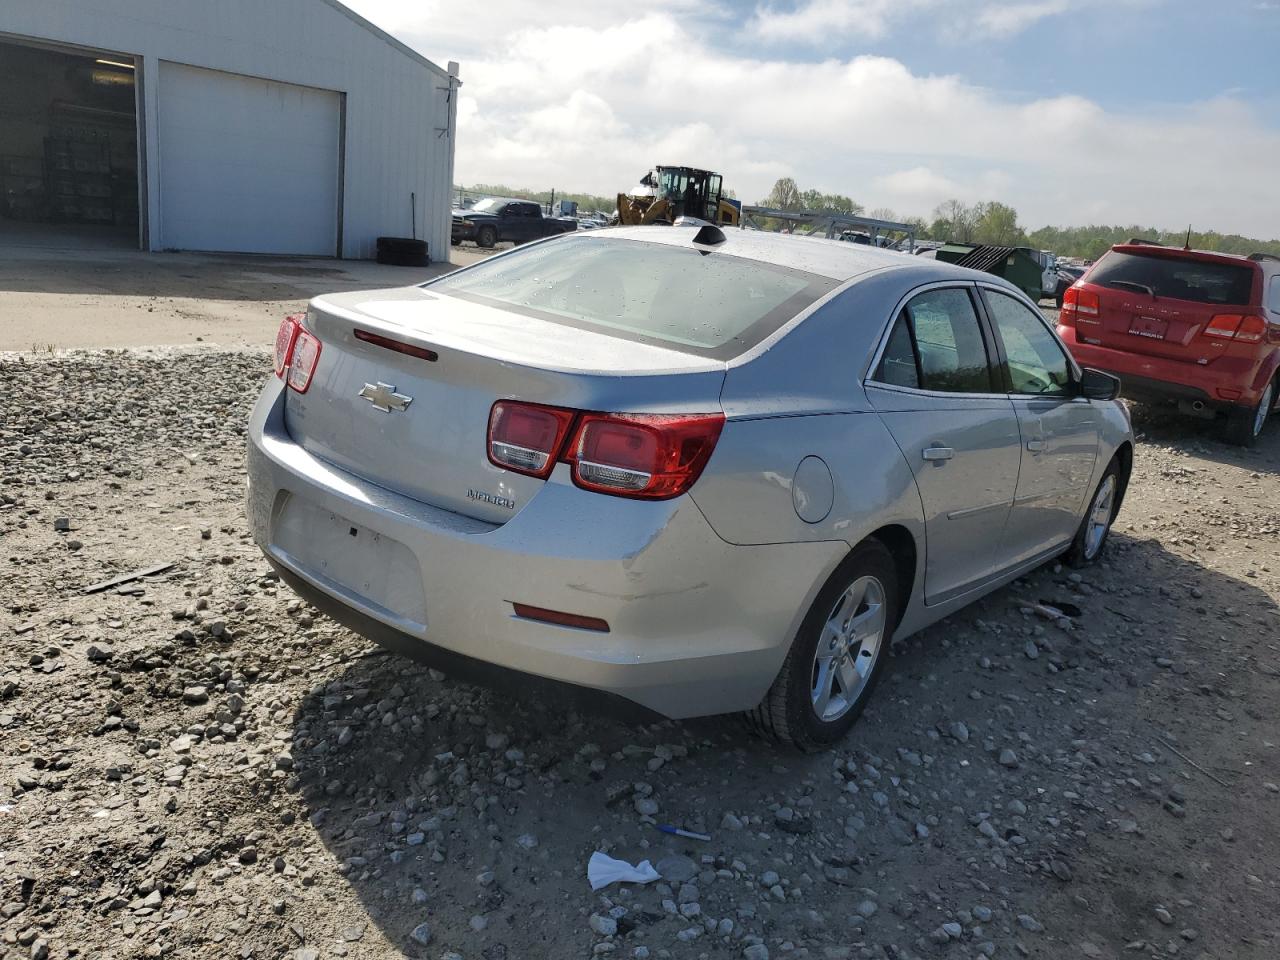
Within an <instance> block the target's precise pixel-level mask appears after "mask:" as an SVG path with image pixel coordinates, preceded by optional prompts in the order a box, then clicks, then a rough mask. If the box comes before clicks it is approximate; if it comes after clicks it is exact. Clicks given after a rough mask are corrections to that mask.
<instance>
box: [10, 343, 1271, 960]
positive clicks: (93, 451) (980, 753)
mask: <svg viewBox="0 0 1280 960" xmlns="http://www.w3.org/2000/svg"><path fill="white" fill-rule="evenodd" d="M267 369H268V360H267V358H266V356H265V355H264V354H261V353H257V352H244V353H228V352H217V351H204V352H193V351H169V352H146V351H134V352H108V353H96V354H78V355H73V356H67V357H54V358H50V357H42V358H27V359H26V360H25V361H24V360H22V359H20V358H16V357H15V356H13V355H8V356H3V357H0V382H2V383H3V384H4V386H5V389H4V391H3V395H2V396H0V554H2V555H3V558H4V560H3V562H4V567H3V576H2V578H0V598H2V600H3V603H2V605H0V606H2V607H3V609H0V636H3V637H4V640H5V646H4V648H3V650H4V656H3V661H2V662H0V957H5V958H8V957H23V958H26V957H34V958H43V957H52V958H62V957H69V956H84V957H88V956H92V957H121V958H123V957H162V956H174V957H201V958H214V957H242V958H250V957H253V958H277V957H292V958H297V960H317V958H321V957H326V958H327V957H352V958H358V957H387V956H397V955H401V954H404V955H407V956H410V957H423V958H431V960H446V958H448V960H455V958H459V957H460V958H465V960H479V958H483V960H502V958H508V960H517V958H543V957H546V958H566V957H589V956H593V955H613V956H617V957H646V956H648V957H672V958H686V957H688V958H703V957H706V958H721V957H725V958H730V957H731V958H737V957H743V958H747V960H761V958H767V957H772V958H774V960H777V958H784V957H795V958H801V957H804V958H815V960H839V958H846V957H875V958H890V960H902V958H912V957H921V958H927V957H943V956H945V957H949V958H961V957H963V958H972V957H983V956H996V957H1018V956H1029V957H1072V958H1074V957H1085V958H1111V957H1116V958H1119V957H1150V958H1161V957H1180V958H1181V957H1186V958H1204V957H1212V958H1219V960H1229V958H1259V960H1261V958H1268V960H1272V958H1275V957H1276V956H1278V955H1280V918H1278V917H1280V910H1278V909H1277V908H1280V832H1278V831H1277V813H1278V812H1280V787H1278V786H1277V783H1278V782H1280V757H1277V748H1276V743H1275V740H1276V739H1277V738H1278V736H1280V735H1278V734H1277V730H1276V725H1275V718H1276V716H1277V701H1278V699H1280V697H1278V695H1280V640H1278V637H1280V616H1278V615H1277V607H1276V599H1277V595H1278V593H1280V580H1278V579H1277V570H1276V568H1277V567H1280V556H1278V555H1277V548H1276V544H1277V534H1278V533H1280V508H1278V507H1277V504H1280V482H1278V481H1277V468H1280V430H1275V429H1273V430H1272V431H1271V433H1270V435H1269V436H1268V437H1267V438H1266V441H1265V442H1264V444H1263V446H1262V447H1261V448H1260V449H1259V450H1258V451H1253V452H1244V451H1239V450H1235V449H1232V448H1228V447H1225V446H1222V445H1220V444H1219V443H1217V442H1216V441H1215V440H1214V439H1213V433H1212V430H1211V429H1210V428H1209V427H1207V426H1205V425H1202V424H1199V423H1196V422H1191V421H1186V420H1179V419H1170V418H1156V417H1152V416H1150V415H1145V414H1142V413H1141V411H1140V412H1139V413H1140V415H1139V418H1138V427H1139V429H1140V431H1141V433H1142V440H1143V442H1142V444H1141V446H1140V449H1139V453H1138V457H1137V462H1136V465H1135V476H1134V482H1133V486H1132V488H1131V491H1130V494H1129V499H1128V502H1127V503H1126V504H1125V509H1124V512H1123V513H1122V515H1121V518H1120V521H1119V523H1118V527H1117V531H1116V534H1115V536H1114V537H1113V539H1112V541H1111V544H1110V546H1109V547H1108V550H1107V553H1106V555H1105V559H1104V561H1103V562H1102V563H1101V564H1100V565H1099V566H1097V567H1095V568H1092V569H1090V570H1088V571H1086V572H1084V574H1083V575H1079V574H1075V573H1068V572H1067V571H1065V570H1063V569H1060V568H1058V567H1056V566H1053V565H1050V566H1048V567H1045V568H1043V569H1041V570H1039V571H1037V572H1036V573H1035V574H1034V575H1033V576H1030V577H1028V578H1026V579H1025V580H1022V581H1019V582H1018V583H1016V584H1014V585H1012V586H1010V587H1009V588H1007V589H1005V590H1002V591H1000V592H998V593H996V594H994V595H992V596H991V597H989V598H988V599H987V600H986V601H985V602H983V603H981V604H979V605H977V606H975V607H973V608H971V609H969V610H966V611H964V612H962V613H961V614H959V615H957V616H955V617H953V618H951V619H950V620H949V621H947V622H945V623H942V624H940V625H938V626H936V627H934V628H932V629H930V630H928V631H927V632H925V633H924V634H921V635H919V636H917V637H914V638H912V639H911V640H910V641H908V642H907V643H905V644H903V645H901V647H900V648H899V649H898V650H897V651H896V656H895V657H894V662H893V663H892V664H891V672H890V673H889V675H888V676H887V677H886V678H885V682H884V683H883V685H882V686H881V687H880V688H879V690H878V691H877V697H876V700H875V702H874V703H873V704H872V706H871V708H870V709H869V710H868V711H867V713H866V714H865V716H864V718H863V720H862V721H861V722H860V723H859V724H858V726H857V727H856V728H855V730H854V734H853V735H852V736H851V737H850V738H849V740H848V741H847V742H846V743H845V744H843V745H842V746H841V747H840V748H838V749H835V750H832V751H830V752H827V753H822V754H817V755H812V756H801V755H797V754H795V753H792V752H788V751H787V750H784V749H781V748H778V747H775V746H771V745H769V744H766V743H763V742H760V741H758V740H756V739H753V737H752V736H751V735H750V734H749V733H747V732H746V731H745V729H744V728H743V726H742V725H741V724H740V723H739V722H738V721H736V720H735V719H733V718H720V719H713V720H705V721H698V722H689V723H666V724H659V725H655V726H648V727H638V726H630V725H626V724H622V723H619V722H615V721H612V720H609V719H606V718H602V717H598V716H575V715H568V716H566V715H565V714H564V713H563V711H561V710H559V709H557V706H556V705H555V704H541V705H521V704H516V703H512V702H510V701H508V700H505V699H503V698H501V697H499V696H497V695H494V694H492V693H489V692H487V691H485V690H481V689H476V688H471V687H466V686H462V685H459V684H456V683H454V682H452V681H451V680H449V679H448V678H446V677H444V676H442V675H440V674H436V673H431V672H429V671H427V670H425V669H423V668H420V667H418V666H416V665H413V664H410V663H407V662H405V661H402V660H399V659H397V658H394V657H392V656H388V655H385V654H383V653H381V652H380V651H379V650H377V649H376V648H374V647H372V646H371V645H370V644H368V643H366V642H364V641H362V640H361V639H359V638H357V637H355V636H353V635H352V634H350V633H349V632H347V631H345V630H343V629H341V628H339V627H337V626H335V625H334V624H332V623H331V622H329V621H327V620H325V619H324V618H323V617H320V616H319V615H316V614H313V612H312V611H311V610H310V609H309V608H308V607H307V606H305V605H304V604H302V603H301V602H299V601H298V600H297V599H296V598H294V597H293V596H292V595H291V594H290V593H289V591H288V590H287V589H285V588H283V587H281V586H280V585H279V584H278V582H277V581H276V579H275V578H274V577H273V576H272V575H271V574H270V573H269V570H268V567H267V565H266V563H265V562H264V561H263V560H262V558H261V556H260V554H259V553H258V551H257V549H256V548H255V547H254V545H253V543H252V542H251V540H250V539H249V536H248V533H247V531H246V525H245V521H244V517H243V515H242V496H243V490H244V480H243V451H242V445H243V425H244V423H245V419H246V416H247V413H248V410H249V406H250V404H251V402H252V399H253V395H254V393H255V391H256V386H257V384H258V383H259V382H260V380H261V378H262V377H263V376H265V375H266V373H267ZM160 563H171V564H173V566H172V567H171V568H169V569H168V570H166V571H164V572H161V573H158V574H155V575H153V576H149V577H147V578H145V579H144V580H140V581H134V582H130V583H128V584H124V585H121V586H118V587H111V588H108V589H106V590H104V591H102V592H99V593H96V594H92V595H85V593H84V592H83V588H84V587H86V586H87V585H90V584H93V583H95V582H97V581H102V580H106V579H108V578H111V577H113V576H116V575H119V574H122V573H127V572H129V571H133V570H137V569H139V568H146V567H149V566H152V565H156V564H160ZM1041 599H1044V600H1051V601H1055V602H1060V603H1069V604H1074V605H1076V606H1077V607H1079V608H1080V610H1079V616H1078V617H1075V618H1074V620H1073V621H1071V622H1063V623H1051V622H1046V621H1042V620H1037V619H1035V618H1034V617H1033V616H1032V615H1030V614H1029V613H1027V612H1025V608H1024V607H1023V606H1022V602H1024V601H1035V600H1041ZM655 820H656V821H658V822H670V823H675V824H678V825H681V826H684V827H686V828H689V829H692V830H696V831H705V832H706V833H709V834H710V835H711V837H712V839H711V840H710V841H709V842H701V841H697V840H684V839H679V838H673V837H669V836H667V835H665V834H662V833H660V832H658V831H657V830H656V829H654V826H653V823H654V821H655ZM595 850H602V851H605V852H607V853H609V854H611V855H613V856H616V857H619V858H622V859H625V860H628V861H630V862H637V861H639V860H641V859H649V860H651V861H652V862H653V863H655V864H656V865H657V866H658V867H659V870H660V872H661V873H662V874H663V879H662V880H661V881H659V882H656V883H651V884H649V885H645V886H626V885H624V886H617V885H615V886H612V887H609V888H607V889H605V890H603V891H601V892H599V893H596V894H593V893H592V892H591V890H590V887H589V885H588V884H587V882H586V879H585V876H584V874H585V867H586V862H587V859H588V857H589V856H590V855H591V853H592V851H595Z"/></svg>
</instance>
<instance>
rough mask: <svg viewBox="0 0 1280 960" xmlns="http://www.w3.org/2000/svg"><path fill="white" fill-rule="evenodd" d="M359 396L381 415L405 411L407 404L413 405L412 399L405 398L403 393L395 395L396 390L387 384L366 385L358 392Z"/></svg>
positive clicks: (407, 407)
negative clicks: (379, 411) (393, 411)
mask: <svg viewBox="0 0 1280 960" xmlns="http://www.w3.org/2000/svg"><path fill="white" fill-rule="evenodd" d="M360 396H362V397H364V398H365V399H366V400H368V401H369V402H370V403H372V404H373V405H374V406H375V407H377V408H378V409H379V410H381V411H382V412H383V413H390V412H391V411H392V410H407V409H409V404H411V403H413V397H406V396H405V395H404V394H403V393H396V388H395V387H393V386H392V385H391V384H389V383H382V382H381V381H379V382H378V383H366V384H365V385H364V386H363V387H362V388H361V390H360Z"/></svg>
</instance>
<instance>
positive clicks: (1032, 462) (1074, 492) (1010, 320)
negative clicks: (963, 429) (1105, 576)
mask: <svg viewBox="0 0 1280 960" xmlns="http://www.w3.org/2000/svg"><path fill="white" fill-rule="evenodd" d="M982 298H983V302H984V304H985V306H986V309H987V315H988V317H989V318H990V321H991V327H992V329H993V330H994V332H995V335H996V342H997V345H998V349H999V353H1000V373H1001V375H1002V377H1003V379H1004V382H1005V385H1006V388H1007V389H1008V390H1009V399H1010V401H1011V402H1012V403H1013V407H1014V410H1015V411H1016V413H1017V415H1018V427H1019V431H1020V433H1021V437H1022V452H1021V461H1022V463H1021V468H1020V470H1019V472H1018V489H1017V493H1016V494H1015V496H1014V500H1013V509H1012V510H1011V511H1010V513H1009V520H1008V523H1007V524H1006V526H1005V538H1004V539H1005V542H1004V546H1003V547H1002V551H1001V552H1002V553H1003V554H1004V555H1005V557H1006V559H1007V562H1008V563H1011V564H1012V563H1018V562H1020V561H1023V560H1028V559H1030V558H1032V557H1034V556H1035V555H1036V554H1040V553H1044V552H1046V551H1049V550H1051V549H1054V548H1056V547H1058V546H1062V545H1065V544H1066V543H1067V542H1069V541H1070V540H1071V538H1072V537H1073V536H1075V532H1076V528H1077V527H1078V526H1079V525H1080V518H1081V515H1082V512H1083V511H1084V505H1085V503H1086V501H1087V499H1088V496H1089V494H1090V493H1091V492H1092V491H1091V490H1090V489H1089V483H1090V481H1091V479H1092V477H1093V465H1094V461H1095V460H1096V459H1097V456H1098V415H1097V411H1096V410H1095V409H1094V407H1093V404H1092V402H1090V401H1089V400H1086V399H1085V398H1084V397H1081V396H1079V395H1078V392H1077V389H1076V384H1077V383H1078V382H1079V375H1078V373H1077V372H1076V368H1075V365H1074V364H1073V363H1072V361H1071V359H1070V357H1069V356H1068V354H1067V351H1066V349H1065V348H1064V347H1063V346H1062V343H1061V342H1060V341H1059V340H1058V338H1057V337H1056V336H1055V335H1054V334H1053V332H1052V331H1051V330H1050V329H1049V324H1048V321H1046V320H1045V318H1044V315H1043V314H1041V313H1040V311H1039V310H1033V309H1032V308H1031V306H1030V305H1029V304H1027V303H1024V302H1023V301H1022V300H1021V299H1019V298H1018V297H1015V296H1014V295H1012V294H1010V293H1008V292H1005V291H1001V290H997V289H995V288H992V287H986V286H984V287H983V288H982Z"/></svg>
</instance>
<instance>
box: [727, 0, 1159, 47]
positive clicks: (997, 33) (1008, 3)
mask: <svg viewBox="0 0 1280 960" xmlns="http://www.w3.org/2000/svg"><path fill="white" fill-rule="evenodd" d="M779 2H780V0H765V2H763V3H760V4H758V5H757V6H756V9H755V13H754V14H753V15H752V17H751V19H750V20H748V22H747V25H746V31H745V32H746V33H747V35H749V36H750V37H752V38H753V39H755V40H757V41H762V42H764V43H767V44H771V45H782V44H796V43H799V44H807V45H810V46H813V47H819V48H824V47H832V46H834V45H836V44H843V43H847V42H848V41H849V40H850V39H865V40H878V39H881V38H883V37H886V36H888V35H889V34H891V33H894V32H895V31H896V30H898V29H899V28H900V30H901V31H903V32H905V31H907V30H911V31H915V32H919V33H925V34H928V35H938V36H942V37H946V38H952V39H960V40H974V39H988V40H1006V39H1008V38H1010V37H1013V36H1015V35H1017V34H1019V33H1022V32H1023V31H1025V30H1028V29H1030V28H1031V27H1033V26H1034V25H1035V24H1037V23H1039V22H1040V21H1042V20H1046V19H1049V18H1051V17H1057V16H1064V15H1081V14H1083V13H1085V12H1088V13H1089V15H1091V16H1094V17H1105V16H1106V14H1107V13H1108V12H1113V11H1117V10H1123V9H1125V8H1128V7H1134V6H1155V5H1157V4H1160V3H1163V2H1166V0H969V2H965V3H956V2H951V0H798V2H794V0H793V2H791V3H789V5H785V6H780V5H778V4H779ZM782 2H785V0H782Z"/></svg>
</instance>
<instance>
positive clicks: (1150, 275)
mask: <svg viewBox="0 0 1280 960" xmlns="http://www.w3.org/2000/svg"><path fill="white" fill-rule="evenodd" d="M1253 273H1254V271H1253V268H1252V267H1250V266H1246V265H1244V264H1241V265H1240V266H1238V267H1237V266H1235V265H1234V264H1226V263H1206V262H1205V261H1203V260H1184V259H1180V258H1176V257H1161V256H1144V255H1141V254H1135V253H1121V252H1119V251H1117V250H1112V251H1111V252H1109V253H1108V254H1107V255H1106V256H1105V257H1103V258H1102V259H1101V260H1099V261H1098V264H1097V266H1095V267H1094V268H1093V270H1092V271H1091V272H1090V273H1089V277H1088V282H1089V283H1097V284H1101V285H1102V286H1104V287H1115V288H1116V289H1117V290H1139V291H1148V292H1151V293H1154V294H1155V295H1156V296H1157V297H1169V298H1171V299H1174V300H1190V301H1192V302H1193V303H1214V304H1234V305H1237V306H1243V305H1247V304H1248V303H1249V302H1250V301H1251V300H1252V298H1253Z"/></svg>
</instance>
